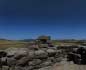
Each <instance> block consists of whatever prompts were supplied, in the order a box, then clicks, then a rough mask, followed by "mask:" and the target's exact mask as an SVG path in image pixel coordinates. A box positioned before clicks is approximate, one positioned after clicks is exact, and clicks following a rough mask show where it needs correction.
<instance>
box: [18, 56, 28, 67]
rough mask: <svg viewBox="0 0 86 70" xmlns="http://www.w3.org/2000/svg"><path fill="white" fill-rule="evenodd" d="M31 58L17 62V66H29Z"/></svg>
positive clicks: (24, 58)
mask: <svg viewBox="0 0 86 70" xmlns="http://www.w3.org/2000/svg"><path fill="white" fill-rule="evenodd" d="M28 61H29V58H28V57H22V58H21V59H20V60H17V64H16V65H17V66H27V65H28Z"/></svg>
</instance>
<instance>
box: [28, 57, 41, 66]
mask: <svg viewBox="0 0 86 70" xmlns="http://www.w3.org/2000/svg"><path fill="white" fill-rule="evenodd" d="M41 63H42V61H41V60H40V59H33V60H32V61H29V62H28V64H29V66H35V65H39V64H41Z"/></svg>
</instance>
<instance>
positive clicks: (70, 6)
mask: <svg viewBox="0 0 86 70" xmlns="http://www.w3.org/2000/svg"><path fill="white" fill-rule="evenodd" d="M39 35H50V36H51V37H52V38H54V39H86V1H85V0H0V38H7V39H27V38H36V37H38V36H39Z"/></svg>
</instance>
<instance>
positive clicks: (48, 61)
mask: <svg viewBox="0 0 86 70" xmlns="http://www.w3.org/2000/svg"><path fill="white" fill-rule="evenodd" d="M0 52H3V54H2V53H0V66H1V69H2V70H8V69H9V70H41V68H45V67H48V66H49V67H50V69H51V66H53V65H54V64H55V63H56V62H58V63H59V62H61V60H62V52H61V50H58V49H57V48H56V47H42V48H35V47H33V48H32V47H31V48H8V49H6V50H0ZM5 53H6V54H5ZM44 70H45V69H44Z"/></svg>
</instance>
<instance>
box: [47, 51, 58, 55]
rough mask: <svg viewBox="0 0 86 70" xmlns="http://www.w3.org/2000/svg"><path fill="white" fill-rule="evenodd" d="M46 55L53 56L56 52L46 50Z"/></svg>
mask: <svg viewBox="0 0 86 70" xmlns="http://www.w3.org/2000/svg"><path fill="white" fill-rule="evenodd" d="M47 53H48V54H49V56H54V55H56V50H54V49H48V50H47Z"/></svg>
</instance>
